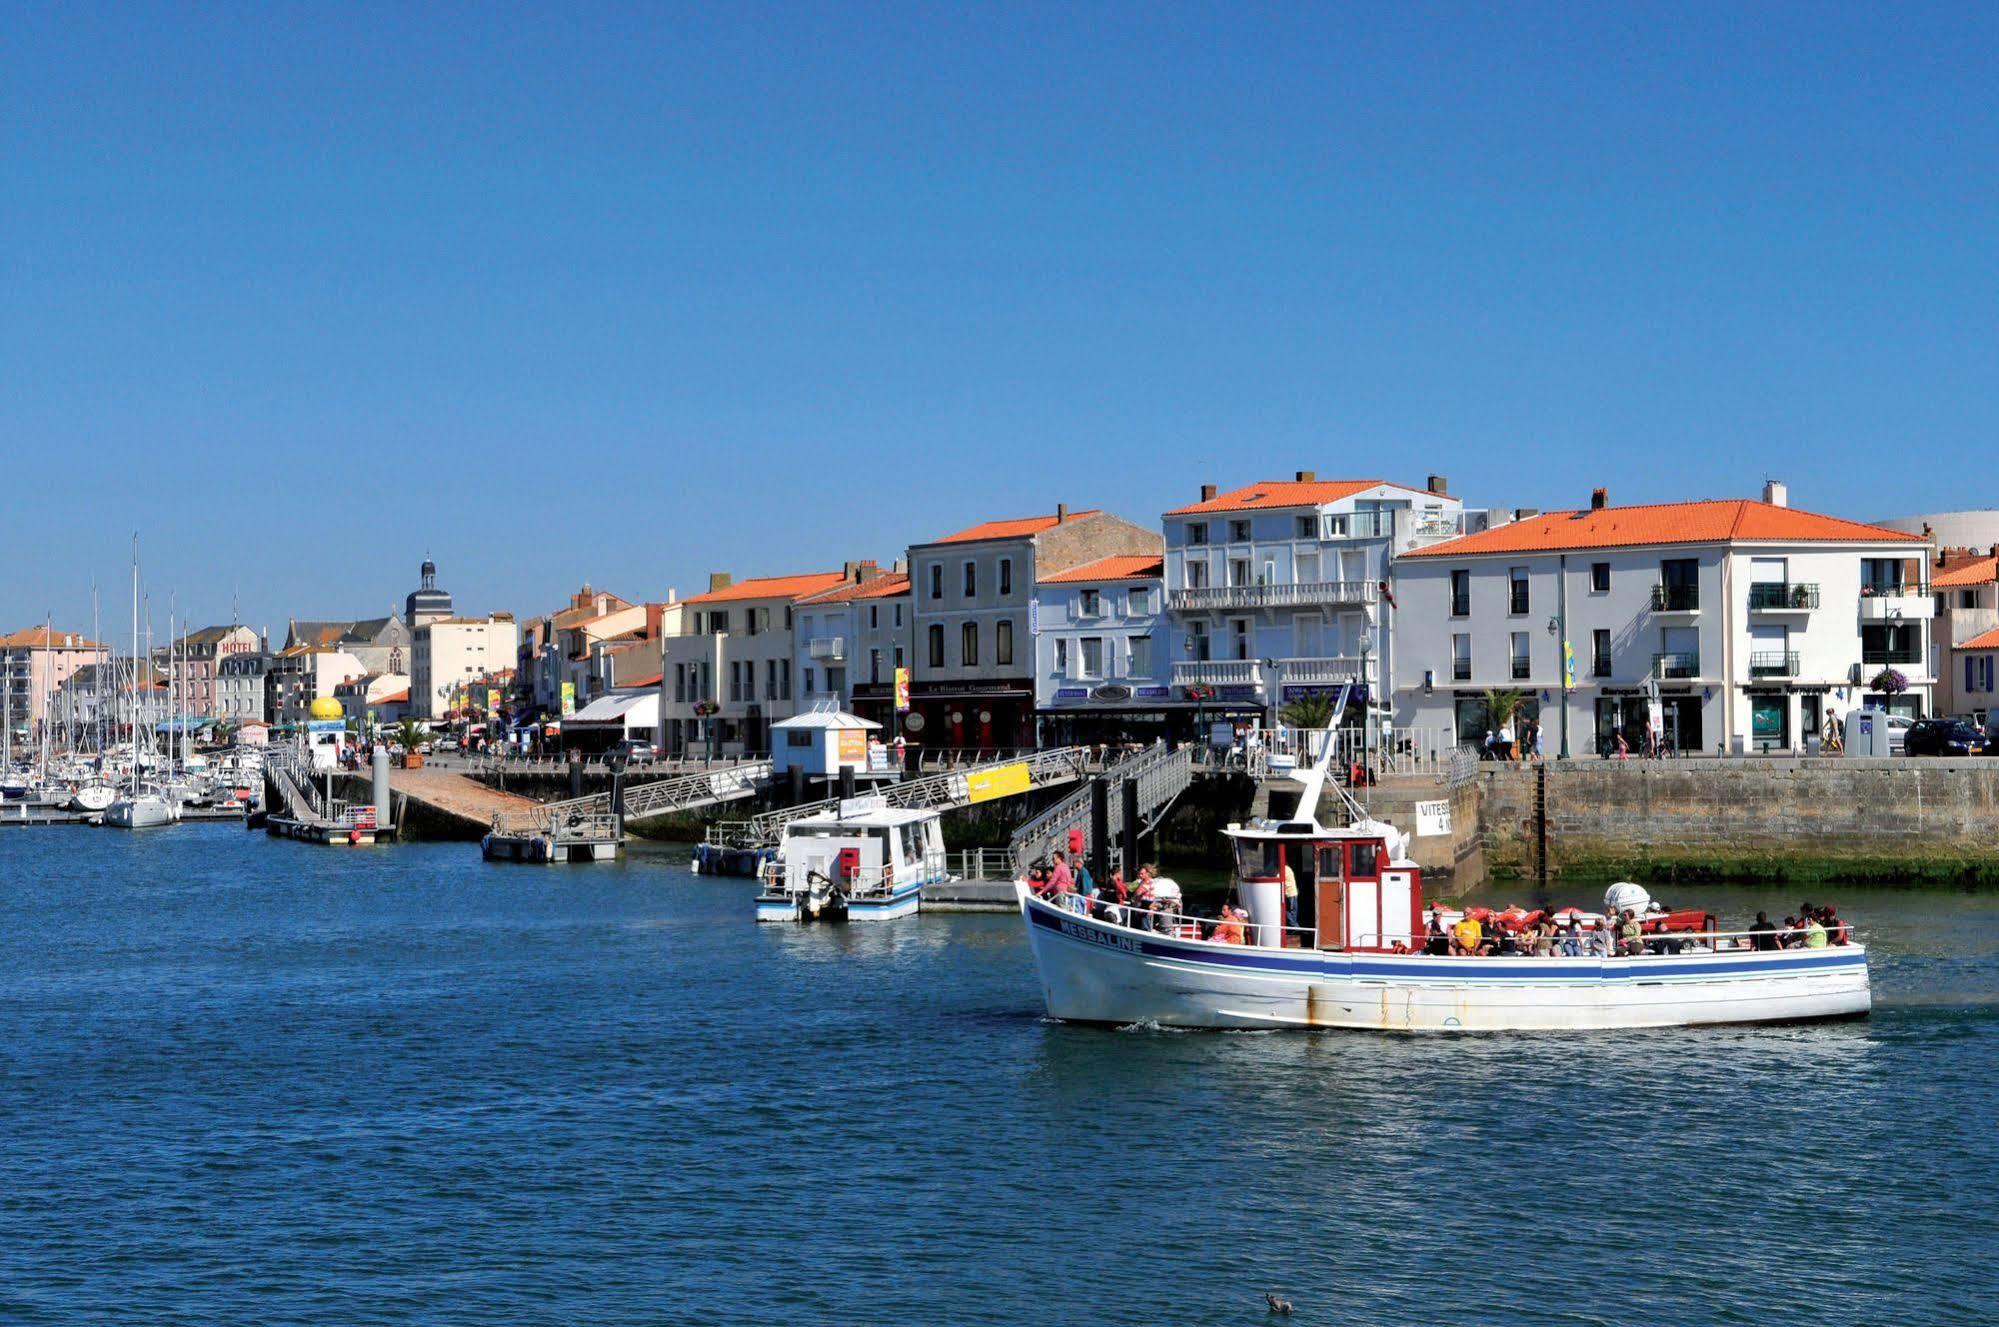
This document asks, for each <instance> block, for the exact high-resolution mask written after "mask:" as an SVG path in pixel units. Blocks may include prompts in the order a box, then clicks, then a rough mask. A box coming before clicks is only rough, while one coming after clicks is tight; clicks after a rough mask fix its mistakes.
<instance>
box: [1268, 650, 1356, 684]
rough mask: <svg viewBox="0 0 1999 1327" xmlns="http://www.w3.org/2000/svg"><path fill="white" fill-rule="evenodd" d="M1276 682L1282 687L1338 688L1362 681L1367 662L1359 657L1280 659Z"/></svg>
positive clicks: (1332, 656) (1328, 656)
mask: <svg viewBox="0 0 1999 1327" xmlns="http://www.w3.org/2000/svg"><path fill="white" fill-rule="evenodd" d="M1275 663H1276V665H1277V677H1276V681H1277V682H1278V684H1279V685H1281V686H1287V687H1298V686H1337V685H1339V684H1341V683H1343V682H1356V681H1359V680H1361V669H1362V667H1363V666H1364V663H1365V661H1364V660H1362V659H1361V658H1360V657H1359V656H1357V655H1348V654H1329V655H1321V656H1317V657H1312V658H1298V659H1278V660H1276V661H1275Z"/></svg>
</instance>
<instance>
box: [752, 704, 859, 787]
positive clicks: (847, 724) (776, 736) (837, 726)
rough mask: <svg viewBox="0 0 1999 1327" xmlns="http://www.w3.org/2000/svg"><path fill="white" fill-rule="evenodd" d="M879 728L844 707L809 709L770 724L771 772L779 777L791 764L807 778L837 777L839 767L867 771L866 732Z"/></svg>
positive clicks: (840, 768) (857, 772) (856, 771)
mask: <svg viewBox="0 0 1999 1327" xmlns="http://www.w3.org/2000/svg"><path fill="white" fill-rule="evenodd" d="M880 728H881V725H880V724H878V723H872V722H870V721H869V720H867V719H863V718H862V717H861V716H860V715H858V714H848V713H847V712H846V711H845V710H831V709H828V710H813V711H811V712H809V713H806V714H798V715H793V716H792V717H791V718H789V719H780V720H778V721H777V722H776V723H774V724H772V725H771V726H770V764H771V772H772V773H774V774H776V775H778V776H779V777H783V776H784V774H785V772H786V771H787V770H789V769H792V768H793V767H794V766H795V767H797V768H800V769H803V770H804V771H805V774H806V777H807V778H812V777H822V778H838V777H839V776H840V771H841V770H843V769H851V770H853V771H854V773H856V774H865V773H867V772H868V768H869V764H868V734H869V733H871V732H875V731H877V730H879V729H880Z"/></svg>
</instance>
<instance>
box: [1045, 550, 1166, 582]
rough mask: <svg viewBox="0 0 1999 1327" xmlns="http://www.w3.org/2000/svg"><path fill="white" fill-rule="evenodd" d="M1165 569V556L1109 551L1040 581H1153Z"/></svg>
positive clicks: (1163, 573) (1162, 573)
mask: <svg viewBox="0 0 1999 1327" xmlns="http://www.w3.org/2000/svg"><path fill="white" fill-rule="evenodd" d="M1165 573H1166V559H1164V558H1162V557H1160V556H1159V555H1158V554H1157V553H1113V554H1112V555H1111V556H1110V557H1107V558H1098V559H1097V560H1096V561H1095V562H1085V563H1084V564H1083V565H1082V566H1080V567H1071V568H1069V569H1068V570H1067V571H1058V572H1056V573H1055V574H1054V575H1052V576H1043V577H1042V578H1041V583H1042V584H1043V585H1063V584H1073V583H1075V582H1077V581H1156V580H1158V579H1159V578H1160V577H1161V576H1163V575H1165Z"/></svg>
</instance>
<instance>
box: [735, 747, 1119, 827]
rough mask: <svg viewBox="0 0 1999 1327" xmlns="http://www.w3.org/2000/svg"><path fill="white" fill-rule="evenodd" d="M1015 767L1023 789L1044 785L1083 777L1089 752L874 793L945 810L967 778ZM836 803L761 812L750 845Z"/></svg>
mask: <svg viewBox="0 0 1999 1327" xmlns="http://www.w3.org/2000/svg"><path fill="white" fill-rule="evenodd" d="M1015 765H1025V766H1027V786H1028V788H1030V789H1033V788H1039V787H1045V786H1047V785H1048V784H1049V783H1052V782H1055V781H1057V780H1068V779H1077V778H1082V777H1083V776H1084V774H1085V772H1086V771H1087V770H1088V767H1089V748H1088V747H1082V746H1064V747H1054V748H1051V749H1050V750H1047V751H1037V752H1035V753H1034V754H1033V755H1031V756H1024V757H1020V758H1017V759H1007V760H995V761H989V762H986V763H984V764H978V765H961V766H959V767H958V768H956V769H954V770H951V771H950V772H948V773H944V774H931V775H928V776H926V777H924V778H920V779H908V780H905V781H903V782H901V783H894V784H890V785H889V786H888V787H887V788H885V789H883V790H882V791H881V792H880V793H879V794H876V795H878V796H880V797H882V798H883V799H885V801H886V802H887V804H888V805H889V806H892V807H899V808H905V809H930V808H936V809H940V810H942V809H949V808H952V807H957V806H961V805H966V804H967V803H968V802H969V797H968V790H967V788H966V780H967V779H969V778H970V777H971V776H972V775H975V774H981V773H989V772H991V771H993V770H1001V769H1008V768H1010V767H1012V766H1015ZM840 800H841V799H840V798H838V797H829V798H825V799H823V800H821V801H817V802H806V803H803V804H801V805H798V806H787V807H784V808H782V809H780V810H776V811H766V812H764V813H763V814H762V815H760V816H754V817H752V818H751V819H750V822H749V827H750V837H751V839H752V840H753V841H755V842H759V843H774V842H776V841H777V839H778V838H779V837H780V836H781V834H782V833H783V830H784V827H785V826H786V825H789V824H791V823H792V822H793V821H795V820H803V819H804V818H805V817H807V816H816V815H825V814H826V813H827V812H829V811H837V810H838V809H839V807H840Z"/></svg>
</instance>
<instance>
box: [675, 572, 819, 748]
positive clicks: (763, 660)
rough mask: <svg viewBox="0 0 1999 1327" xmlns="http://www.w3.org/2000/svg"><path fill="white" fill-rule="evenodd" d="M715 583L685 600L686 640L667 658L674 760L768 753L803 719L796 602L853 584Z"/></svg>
mask: <svg viewBox="0 0 1999 1327" xmlns="http://www.w3.org/2000/svg"><path fill="white" fill-rule="evenodd" d="M714 579H715V581H716V582H717V584H716V585H715V588H713V589H711V590H710V591H709V592H708V593H706V594H697V595H693V596H690V597H689V598H687V599H684V600H682V601H681V604H682V613H681V634H680V635H677V636H670V637H667V638H666V642H665V647H664V648H663V650H662V651H661V668H660V682H659V692H660V705H659V712H660V727H661V733H662V737H663V740H664V745H665V747H666V750H667V751H668V752H669V753H671V754H680V753H683V752H684V753H689V754H701V753H704V752H708V751H712V752H713V753H714V754H717V755H732V756H733V755H741V754H744V753H752V754H754V753H761V752H765V751H768V750H769V749H770V745H769V744H770V725H771V724H772V723H773V722H775V721H777V720H779V719H787V718H790V717H791V716H792V715H793V714H796V713H797V712H798V694H799V693H798V678H797V664H796V654H797V644H796V633H795V626H794V619H795V614H796V611H797V610H796V604H797V601H798V600H799V599H802V598H808V597H810V596H811V595H814V594H819V593H823V592H824V591H827V590H830V589H833V588H834V587H835V586H838V585H840V584H843V583H844V582H845V579H846V578H845V576H844V575H843V574H842V573H840V572H837V571H834V572H819V573H810V574H806V575H802V576H771V577H764V578H761V579H753V580H746V581H744V582H742V583H741V584H740V585H738V584H733V583H732V582H730V580H729V578H728V577H726V576H722V575H720V574H718V575H717V576H716V577H715V578H714Z"/></svg>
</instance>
